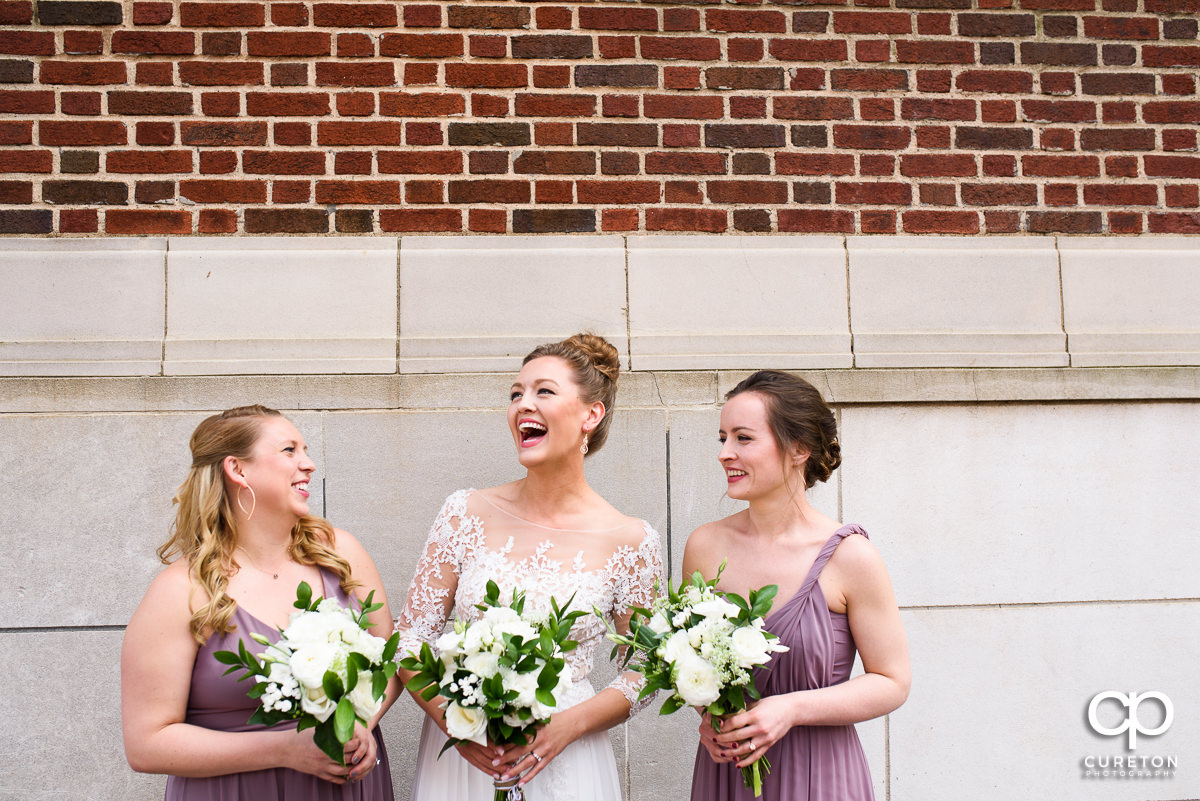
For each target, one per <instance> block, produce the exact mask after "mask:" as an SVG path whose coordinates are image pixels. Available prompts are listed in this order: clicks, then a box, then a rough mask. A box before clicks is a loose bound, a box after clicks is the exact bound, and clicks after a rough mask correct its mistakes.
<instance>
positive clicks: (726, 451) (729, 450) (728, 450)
mask: <svg viewBox="0 0 1200 801" xmlns="http://www.w3.org/2000/svg"><path fill="white" fill-rule="evenodd" d="M731 459H733V446H732V445H730V444H729V440H725V441H724V442H722V443H721V450H720V451H718V452H717V461H718V462H722V463H724V462H728V461H730V460H731Z"/></svg>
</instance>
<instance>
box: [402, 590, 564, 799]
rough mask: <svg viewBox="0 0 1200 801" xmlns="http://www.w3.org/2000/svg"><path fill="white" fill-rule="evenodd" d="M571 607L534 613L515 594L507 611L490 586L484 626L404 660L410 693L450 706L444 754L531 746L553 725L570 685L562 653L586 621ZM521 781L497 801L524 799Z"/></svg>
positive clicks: (461, 627)
mask: <svg viewBox="0 0 1200 801" xmlns="http://www.w3.org/2000/svg"><path fill="white" fill-rule="evenodd" d="M570 605H571V601H570V600H568V601H567V603H566V604H565V605H564V606H562V607H559V605H558V602H557V601H556V600H555V599H554V598H551V599H550V614H549V615H542V616H538V615H534V614H531V613H527V612H526V611H525V594H524V593H522V592H515V591H514V593H513V600H512V602H511V603H509V604H508V605H507V606H506V605H503V604H501V603H500V588H499V587H498V586H497V585H496V583H495V582H494V581H489V582H488V583H487V594H486V595H485V596H484V599H483V603H481V604H479V605H478V606H477V607H476V608H478V609H479V610H480V611H481V612H483V615H482V617H481V618H480V619H479V620H475V621H473V622H468V621H463V620H457V621H455V623H454V630H453V631H451V632H447V633H446V634H443V635H442V636H441V637H440V638H439V639H438V641H437V643H436V651H437V653H436V654H435V653H434V649H432V648H430V647H429V643H424V644H422V646H421V650H420V652H419V653H412V654H410V655H409V656H406V657H404V658H403V659H401V660H400V667H402V668H404V669H405V670H408V671H413V672H414V673H415V675H414V676H413V677H412V678H411V679H409V681H408V685H407V686H408V688H409V689H410V690H412V691H413V692H417V693H419V694H420V695H421V697H422V698H423V699H425V700H426V701H428V700H430V699H432V698H433V697H434V696H437V695H441V696H442V697H443V698H445V699H446V704H445V710H446V731H447V734H449V737H450V739H449V741H448V742H447V743H446V745H445V746H444V747H443V748H442V752H443V753H444V752H445V751H446V749H447V748H450V747H451V746H453V745H457V744H458V743H461V742H466V741H470V742H474V743H478V744H479V745H486V744H487V742H488V740H491V741H492V742H493V743H496V744H498V745H526V744H527V743H528V742H529V741H530V738H531V736H532V734H533V729H534V728H535V727H536V726H538V725H539V724H541V723H544V722H546V721H548V720H549V719H550V715H551V713H552V712H554V711H555V710H556V709H557V707H558V704H559V701H560V699H561V696H562V693H563V691H564V690H565V689H566V687H567V684H568V682H569V679H566V677H564V676H563V675H562V674H563V671H564V669H565V668H566V659H564V658H563V654H565V653H567V652H568V651H572V650H574V649H575V647H576V646H577V645H578V643H576V642H575V641H574V640H571V639H569V638H568V635H569V634H570V632H571V626H572V625H573V624H574V623H575V621H576V619H578V618H580V617H582V616H583V615H584V613H583V612H581V611H576V612H567V611H566V610H567V608H568V607H569V606H570ZM564 679H566V680H564ZM439 756H441V754H440V753H439ZM515 782H516V780H515V779H514V780H512V782H511V783H508V784H505V785H503V786H501V785H500V784H497V789H496V799H498V801H499V800H500V799H513V798H522V797H523V796H522V795H521V793H520V790H519V789H518V788H516V787H515ZM510 788H511V789H510ZM514 793H515V795H514Z"/></svg>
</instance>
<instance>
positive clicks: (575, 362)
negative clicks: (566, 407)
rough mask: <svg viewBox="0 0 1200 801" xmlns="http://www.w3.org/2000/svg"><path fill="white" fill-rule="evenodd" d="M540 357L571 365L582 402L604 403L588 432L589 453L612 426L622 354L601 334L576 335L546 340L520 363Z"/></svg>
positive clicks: (599, 446) (605, 438) (604, 437)
mask: <svg viewBox="0 0 1200 801" xmlns="http://www.w3.org/2000/svg"><path fill="white" fill-rule="evenodd" d="M543 356H557V357H558V358H560V359H562V360H563V361H565V362H566V363H567V364H569V365H571V369H572V372H573V373H574V375H575V383H576V384H577V385H578V386H579V397H580V399H582V400H583V402H584V403H595V402H597V401H599V402H600V403H602V404H604V417H603V419H601V420H600V422H599V423H597V424H596V427H595V428H594V429H592V431H591V433H589V434H588V455H591V454H593V453H595V452H596V451H598V450H600V448H602V447H603V446H604V441H605V440H607V439H608V429H609V427H610V426H611V425H612V418H613V412H615V411H616V409H615V408H614V407H615V406H616V402H617V376H618V375H619V374H620V372H621V356H620V354H619V353H617V349H616V348H615V347H613V345H612V343H611V342H609V341H608V340H607V339H605V338H604V337H602V336H597V335H596V334H586V333H585V334H575V335H574V336H571V337H567V338H566V339H564V340H562V341H561V342H547V343H546V344H545V345H538V346H537V347H536V348H534V349H533V350H531V351H530V352H529V354H528V355H527V356H526V357H525V359H524V361H522V362H521V364H523V365H524V364H528V363H529V362H531V361H533V360H534V359H540V358H541V357H543Z"/></svg>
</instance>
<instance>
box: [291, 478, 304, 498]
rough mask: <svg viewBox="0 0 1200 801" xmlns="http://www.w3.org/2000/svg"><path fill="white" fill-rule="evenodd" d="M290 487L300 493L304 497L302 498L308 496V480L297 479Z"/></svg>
mask: <svg viewBox="0 0 1200 801" xmlns="http://www.w3.org/2000/svg"><path fill="white" fill-rule="evenodd" d="M292 489H294V490H296V492H298V493H299V494H300V495H301V497H304V498H307V497H308V482H307V481H297V482H296V483H295V484H293V485H292Z"/></svg>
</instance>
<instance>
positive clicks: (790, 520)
mask: <svg viewBox="0 0 1200 801" xmlns="http://www.w3.org/2000/svg"><path fill="white" fill-rule="evenodd" d="M748 512H749V514H750V527H751V530H752V531H753V532H754V533H756V534H758V535H760V536H763V537H768V538H776V537H785V536H788V535H791V534H796V533H799V532H802V531H804V530H806V529H808V528H810V527H811V526H812V525H813V523H814V521H815V520H816V518H817V517H818V512H817V510H816V509H814V508H813V507H812V505H811V504H809V502H808V496H807V495H806V494H805V491H804V487H803V484H798V485H793V486H788V485H786V484H785V485H781V486H780V487H779V488H778V489H777V490H775V491H773V492H771V493H770V494H769V495H767V496H765V497H763V498H756V499H754V500H752V501H750V508H749V510H748Z"/></svg>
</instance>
